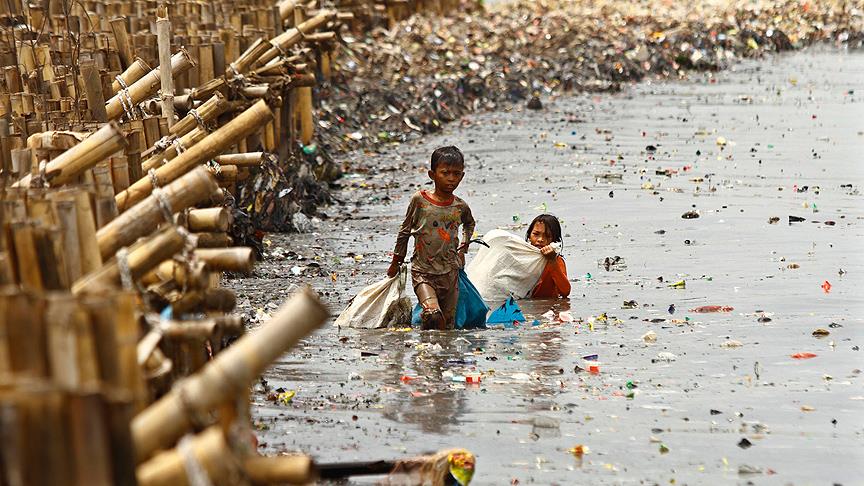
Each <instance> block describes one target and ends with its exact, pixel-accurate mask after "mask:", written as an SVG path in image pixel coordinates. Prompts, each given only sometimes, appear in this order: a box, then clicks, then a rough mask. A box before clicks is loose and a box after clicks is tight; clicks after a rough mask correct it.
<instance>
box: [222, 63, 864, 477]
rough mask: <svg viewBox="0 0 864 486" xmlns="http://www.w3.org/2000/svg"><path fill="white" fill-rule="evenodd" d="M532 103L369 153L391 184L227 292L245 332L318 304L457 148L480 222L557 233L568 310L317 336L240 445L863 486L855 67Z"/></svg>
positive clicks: (389, 234)
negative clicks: (462, 324) (447, 326)
mask: <svg viewBox="0 0 864 486" xmlns="http://www.w3.org/2000/svg"><path fill="white" fill-rule="evenodd" d="M541 98H542V99H541V101H542V107H541V109H539V110H527V109H525V107H524V106H521V105H520V106H517V107H516V108H514V109H512V110H509V111H499V112H491V113H485V114H477V115H471V116H469V117H466V118H463V119H462V120H461V121H460V122H459V123H458V124H451V125H447V126H446V127H445V128H444V130H443V131H442V132H441V133H440V134H438V135H435V136H431V137H429V138H426V139H423V140H421V141H420V142H417V143H414V144H404V145H403V146H401V147H399V148H398V149H397V150H393V151H385V152H383V153H380V154H369V155H368V157H369V158H370V162H369V163H370V164H374V165H375V166H377V167H398V168H400V169H399V170H394V171H383V170H382V171H377V172H368V173H361V172H358V173H348V174H346V175H345V177H344V178H343V179H342V182H341V183H340V184H341V187H342V191H340V193H339V195H338V196H337V197H338V198H340V200H341V201H342V202H343V204H342V205H341V206H334V207H333V208H332V209H327V210H325V211H328V212H329V218H326V219H322V220H321V221H320V222H318V223H316V227H315V228H314V229H312V230H311V231H310V232H309V233H305V234H300V235H270V236H268V237H267V239H266V240H265V261H264V263H263V264H262V266H261V267H260V268H259V270H258V271H256V273H255V275H253V276H251V277H247V278H242V279H240V278H238V279H232V280H230V282H229V284H230V285H231V286H232V287H234V288H235V289H237V291H238V307H239V309H240V310H242V311H244V312H245V313H246V314H247V317H248V318H249V319H250V321H252V322H253V323H254V322H259V321H260V320H262V319H264V318H265V317H266V315H268V314H269V313H270V312H272V311H273V309H272V308H271V306H270V305H269V302H270V301H271V300H274V299H275V298H276V297H277V296H278V295H280V294H282V293H286V292H288V291H289V290H290V288H291V286H292V285H294V284H296V285H301V284H304V283H308V284H310V285H312V286H313V287H314V288H315V289H316V290H318V291H319V292H321V293H322V294H323V295H324V296H325V297H326V298H327V299H328V302H333V303H334V304H333V307H332V311H333V312H334V314H338V312H339V311H340V310H341V309H342V308H344V306H345V304H346V303H347V302H348V299H350V298H351V297H352V296H353V294H354V293H356V292H357V291H358V290H359V289H361V288H362V287H363V286H365V285H367V284H368V283H371V282H374V281H377V280H380V279H381V278H382V276H383V274H384V271H385V269H386V266H387V263H388V262H389V259H390V256H389V254H388V252H389V251H390V250H392V245H393V243H394V240H395V235H396V231H397V228H398V225H399V223H400V222H401V220H402V217H403V215H404V209H405V207H406V205H407V201H408V198H409V197H410V195H411V193H412V192H413V191H415V190H417V189H418V188H419V187H422V184H424V183H425V182H426V180H427V178H426V176H425V172H426V170H427V167H426V165H425V164H426V163H427V161H428V155H429V154H430V153H431V152H432V150H433V149H434V148H435V147H437V146H440V145H449V144H454V145H457V146H459V147H460V148H461V149H462V150H463V151H464V153H465V155H466V176H465V180H464V181H463V183H462V185H461V186H460V188H459V190H458V191H457V194H458V195H460V196H461V197H462V198H464V199H465V200H466V201H467V202H468V204H470V205H471V208H472V211H473V213H474V215H475V218H476V219H477V221H478V226H477V231H478V233H480V234H482V233H484V232H486V231H489V230H491V229H495V228H504V229H509V230H511V231H513V232H514V233H517V234H524V232H525V230H526V225H525V223H526V222H528V221H530V220H531V219H532V218H533V217H534V216H535V215H536V214H539V213H541V212H550V213H553V214H555V215H557V216H558V217H559V218H560V219H561V221H562V225H563V231H564V248H563V256H564V258H565V260H566V264H567V269H568V273H569V276H570V280H571V282H572V285H573V291H572V293H571V295H570V298H569V299H561V300H556V301H546V300H543V301H530V300H523V301H520V306H521V307H522V311H523V313H524V314H525V317H526V321H525V322H523V323H519V324H518V325H516V326H513V327H512V328H507V329H502V328H500V327H497V328H494V329H487V330H475V331H465V332H461V331H452V332H423V333H421V332H419V331H417V330H416V329H411V328H409V327H408V326H407V324H406V326H405V327H403V328H397V329H389V330H354V329H345V328H341V329H340V328H337V327H336V326H333V325H331V326H326V327H325V328H323V329H322V330H320V331H319V332H317V333H316V334H315V335H313V336H312V337H310V338H308V339H307V340H305V341H304V342H303V343H302V344H301V345H300V346H298V347H297V348H296V349H295V350H292V352H291V353H290V354H287V355H285V356H284V357H283V358H282V360H281V361H280V362H278V363H277V364H276V365H275V366H274V367H273V368H271V369H270V370H269V371H268V372H267V373H266V374H265V375H264V376H263V378H262V381H261V383H260V384H259V385H257V386H256V387H255V390H254V392H253V400H254V402H255V406H254V407H253V420H254V422H255V424H256V426H257V428H258V438H259V442H260V443H259V446H260V448H261V449H262V450H264V451H266V452H268V453H278V452H290V451H294V450H304V451H307V452H309V453H311V454H312V455H313V456H315V457H316V459H318V460H320V461H322V462H334V461H352V460H371V459H380V458H392V457H399V456H404V455H405V454H418V453H422V452H428V451H434V450H440V449H444V448H448V447H465V448H467V449H469V450H471V451H472V452H474V453H475V454H476V455H477V465H478V467H477V473H476V475H475V481H474V482H475V484H527V483H533V484H585V483H589V482H590V483H591V484H636V483H643V482H644V483H648V484H654V483H657V484H685V483H686V484H718V483H739V482H746V481H753V482H755V483H757V484H759V483H762V482H764V481H770V482H771V483H772V484H773V483H775V482H776V483H777V484H817V483H818V484H823V483H827V484H857V483H860V481H861V473H862V472H864V471H862V470H864V452H862V448H861V416H862V413H864V389H862V378H861V376H860V374H861V370H860V369H861V367H862V366H864V363H862V354H861V351H860V349H859V346H860V345H861V344H862V337H864V332H862V325H864V318H862V315H864V314H862V310H864V301H862V299H864V298H862V294H861V292H860V289H861V288H862V285H864V279H862V277H861V275H862V272H864V264H862V263H864V261H862V256H861V251H860V248H861V240H862V234H864V230H862V224H864V220H862V218H864V204H862V194H861V190H862V188H861V183H862V181H864V177H862V176H864V173H862V167H861V165H860V154H861V150H862V148H864V124H862V121H861V120H864V53H861V52H855V51H848V52H847V51H839V50H834V49H830V48H819V49H809V50H805V51H803V52H798V53H793V54H783V55H778V56H775V57H771V58H766V59H763V60H758V61H746V62H742V63H740V64H737V65H735V66H734V67H733V68H732V69H730V70H728V71H724V72H719V73H701V74H693V75H692V76H691V77H690V79H687V80H682V81H680V82H669V83H652V82H648V81H643V82H642V83H640V84H637V85H633V86H631V87H627V88H625V89H624V90H623V91H622V92H621V93H619V94H573V95H567V96H561V97H541ZM687 214H690V215H694V214H695V215H698V217H682V215H687ZM474 251H476V250H474ZM472 253H473V251H472ZM471 256H472V255H471V254H469V256H468V258H469V260H470V258H471ZM292 268H297V269H299V270H298V271H296V272H291V271H290V269H292ZM826 283H828V285H825V284H826ZM277 300H278V299H277ZM499 304H500V303H499ZM286 397H290V399H285V398H286ZM374 481H375V480H374V479H366V480H362V481H361V482H359V483H357V484H370V483H374ZM352 484H353V483H352Z"/></svg>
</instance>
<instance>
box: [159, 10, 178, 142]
mask: <svg viewBox="0 0 864 486" xmlns="http://www.w3.org/2000/svg"><path fill="white" fill-rule="evenodd" d="M156 37H157V39H158V41H159V65H160V66H168V65H169V64H171V21H170V20H168V7H166V6H165V5H164V4H163V5H160V6H159V7H157V8H156ZM159 74H160V78H161V80H160V81H161V85H162V116H163V117H165V118H166V119H167V120H168V129H169V130H170V129H171V127H172V126H174V76H173V73H172V72H169V71H168V70H167V69H163V70H162V71H160V72H159Z"/></svg>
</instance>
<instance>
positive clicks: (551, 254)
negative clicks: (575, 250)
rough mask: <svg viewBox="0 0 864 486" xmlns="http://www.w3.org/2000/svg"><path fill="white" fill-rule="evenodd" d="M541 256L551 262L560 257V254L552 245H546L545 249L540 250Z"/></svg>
mask: <svg viewBox="0 0 864 486" xmlns="http://www.w3.org/2000/svg"><path fill="white" fill-rule="evenodd" d="M540 254H541V255H543V256H544V257H546V258H548V259H550V260H553V259H555V257H556V256H558V253H557V252H555V248H553V247H552V245H546V246H544V247H543V248H540Z"/></svg>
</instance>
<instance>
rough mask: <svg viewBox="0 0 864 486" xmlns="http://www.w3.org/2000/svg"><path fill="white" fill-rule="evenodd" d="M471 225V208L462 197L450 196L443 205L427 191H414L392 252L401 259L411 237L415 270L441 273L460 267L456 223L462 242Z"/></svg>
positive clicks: (466, 237) (472, 224) (464, 240)
mask: <svg viewBox="0 0 864 486" xmlns="http://www.w3.org/2000/svg"><path fill="white" fill-rule="evenodd" d="M474 224H475V223H474V217H473V216H471V208H469V207H468V204H466V203H465V201H463V200H462V199H460V198H458V197H456V196H453V200H452V201H451V202H450V203H449V204H442V203H439V202H437V201H434V200H432V197H431V196H430V195H429V194H428V193H427V192H426V191H417V192H416V193H415V194H414V195H413V196H411V202H410V203H409V204H408V211H407V212H406V214H405V221H404V222H403V223H402V226H401V227H400V228H399V236H397V237H396V249H395V250H394V252H393V253H394V254H396V255H397V256H399V257H401V258H403V259H404V258H405V255H406V254H407V253H408V238H409V237H410V236H413V237H414V255H413V256H412V257H411V263H412V265H413V268H414V270H416V271H418V272H421V273H426V274H429V275H443V274H445V273H448V272H451V271H453V270H455V269H458V268H460V267H461V266H462V263H461V261H460V260H459V255H458V249H459V245H460V243H459V225H462V227H463V231H462V234H463V236H462V241H463V242H467V241H468V240H469V239H471V235H472V234H474Z"/></svg>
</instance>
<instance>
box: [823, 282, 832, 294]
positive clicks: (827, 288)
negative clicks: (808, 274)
mask: <svg viewBox="0 0 864 486" xmlns="http://www.w3.org/2000/svg"><path fill="white" fill-rule="evenodd" d="M822 290H824V291H825V293H826V294H827V293H829V292H831V282H829V281H827V280H826V281H824V282H822Z"/></svg>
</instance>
